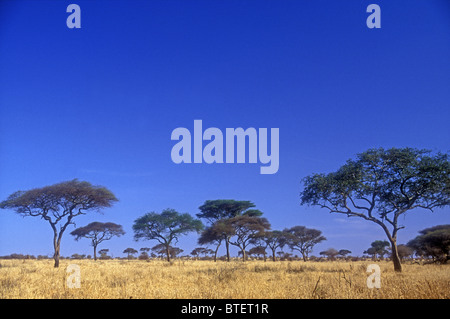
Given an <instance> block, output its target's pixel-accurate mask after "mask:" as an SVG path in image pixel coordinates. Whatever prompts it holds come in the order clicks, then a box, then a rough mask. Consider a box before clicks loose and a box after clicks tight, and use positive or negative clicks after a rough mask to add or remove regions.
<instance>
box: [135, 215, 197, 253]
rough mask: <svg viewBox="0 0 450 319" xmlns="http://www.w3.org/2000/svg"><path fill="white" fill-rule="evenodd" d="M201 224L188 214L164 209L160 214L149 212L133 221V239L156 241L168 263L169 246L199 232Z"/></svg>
mask: <svg viewBox="0 0 450 319" xmlns="http://www.w3.org/2000/svg"><path fill="white" fill-rule="evenodd" d="M202 229H203V224H202V222H201V221H200V220H198V219H194V218H193V217H192V216H191V215H189V214H187V213H186V214H180V213H178V212H177V211H175V210H174V209H165V210H163V211H162V212H161V214H158V213H155V212H151V213H147V214H145V215H144V216H142V217H139V218H138V219H136V220H135V221H134V225H133V231H134V239H135V240H136V241H137V240H139V239H146V240H153V239H154V240H157V241H158V242H159V243H160V244H161V245H162V246H163V247H164V248H165V251H166V256H167V261H170V256H171V253H170V252H171V251H170V249H171V244H172V243H177V242H178V238H179V237H180V236H182V235H186V234H188V233H190V232H194V231H195V232H197V233H198V232H200V231H201V230H202Z"/></svg>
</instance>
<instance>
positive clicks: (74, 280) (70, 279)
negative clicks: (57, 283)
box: [66, 264, 81, 288]
mask: <svg viewBox="0 0 450 319" xmlns="http://www.w3.org/2000/svg"><path fill="white" fill-rule="evenodd" d="M66 273H68V274H70V275H68V276H67V279H66V284H67V288H81V270H80V266H78V265H77V264H69V265H68V266H67V269H66Z"/></svg>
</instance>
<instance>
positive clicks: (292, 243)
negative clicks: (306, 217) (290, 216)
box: [283, 226, 326, 262]
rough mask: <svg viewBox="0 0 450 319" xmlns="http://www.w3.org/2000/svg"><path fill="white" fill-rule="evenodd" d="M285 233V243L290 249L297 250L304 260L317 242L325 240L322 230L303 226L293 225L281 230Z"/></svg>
mask: <svg viewBox="0 0 450 319" xmlns="http://www.w3.org/2000/svg"><path fill="white" fill-rule="evenodd" d="M283 232H284V233H286V234H287V237H286V239H287V244H288V246H289V247H290V248H291V249H292V250H298V251H299V252H300V253H301V254H302V257H303V260H304V261H305V262H306V261H307V260H308V255H309V254H310V253H311V252H312V249H313V247H314V246H315V245H317V244H318V243H320V242H322V241H324V240H326V238H325V237H324V236H322V232H321V231H320V230H317V229H313V228H306V227H305V226H294V227H291V228H287V229H285V230H283Z"/></svg>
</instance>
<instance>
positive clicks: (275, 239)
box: [252, 230, 289, 261]
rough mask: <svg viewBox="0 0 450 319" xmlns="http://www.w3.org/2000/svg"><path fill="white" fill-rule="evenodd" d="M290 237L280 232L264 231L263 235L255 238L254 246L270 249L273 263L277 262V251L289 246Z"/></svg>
mask: <svg viewBox="0 0 450 319" xmlns="http://www.w3.org/2000/svg"><path fill="white" fill-rule="evenodd" d="M288 236H289V234H288V233H286V232H283V231H280V230H273V231H264V232H262V233H261V234H259V235H257V236H255V239H254V240H252V244H257V245H260V246H262V247H264V249H266V248H267V247H269V248H270V250H271V251H272V261H276V260H277V258H276V256H275V254H276V250H277V249H278V248H283V247H284V245H286V244H287V239H288ZM264 261H265V257H264Z"/></svg>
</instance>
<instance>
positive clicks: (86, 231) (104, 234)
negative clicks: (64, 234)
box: [70, 222, 125, 260]
mask: <svg viewBox="0 0 450 319" xmlns="http://www.w3.org/2000/svg"><path fill="white" fill-rule="evenodd" d="M70 234H71V235H72V236H74V237H75V240H76V241H78V240H80V238H88V239H90V240H91V246H92V247H94V260H97V246H98V245H99V244H100V243H101V242H103V241H105V240H110V239H111V238H113V237H114V236H117V237H120V236H122V235H124V234H125V231H124V230H123V228H122V225H118V224H114V223H111V222H107V223H101V222H92V223H90V224H88V225H86V226H83V227H79V228H77V229H75V230H74V231H72V232H71V233H70Z"/></svg>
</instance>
